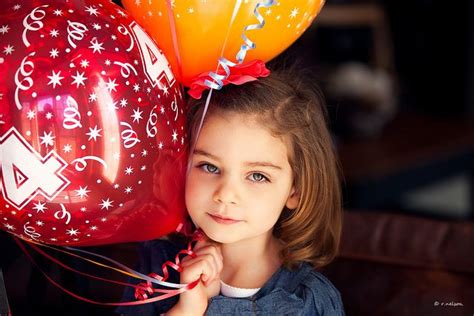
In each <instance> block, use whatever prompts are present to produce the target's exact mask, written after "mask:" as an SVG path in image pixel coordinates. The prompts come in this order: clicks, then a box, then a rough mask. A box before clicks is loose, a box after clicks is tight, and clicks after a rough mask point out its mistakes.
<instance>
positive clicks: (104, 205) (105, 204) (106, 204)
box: [99, 198, 114, 210]
mask: <svg viewBox="0 0 474 316" xmlns="http://www.w3.org/2000/svg"><path fill="white" fill-rule="evenodd" d="M113 202H114V201H110V200H109V199H108V198H107V200H102V203H100V204H99V205H100V206H101V208H100V209H101V210H103V209H104V208H105V209H107V210H108V209H109V207H112V206H113V205H112V203H113Z"/></svg>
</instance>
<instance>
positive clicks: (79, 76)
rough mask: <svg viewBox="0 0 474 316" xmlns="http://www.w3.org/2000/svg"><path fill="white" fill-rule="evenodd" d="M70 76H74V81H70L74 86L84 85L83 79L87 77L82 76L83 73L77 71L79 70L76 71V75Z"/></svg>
mask: <svg viewBox="0 0 474 316" xmlns="http://www.w3.org/2000/svg"><path fill="white" fill-rule="evenodd" d="M71 77H72V78H74V81H73V82H72V83H71V85H73V84H76V88H79V86H80V85H83V86H84V81H85V80H87V78H86V77H84V73H79V71H76V75H75V76H74V75H73V76H71Z"/></svg>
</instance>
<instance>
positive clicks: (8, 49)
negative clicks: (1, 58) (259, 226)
mask: <svg viewBox="0 0 474 316" xmlns="http://www.w3.org/2000/svg"><path fill="white" fill-rule="evenodd" d="M14 50H15V48H13V46H12V45H7V46H5V47H4V48H3V52H4V53H5V55H11V54H12V53H13V51H14Z"/></svg>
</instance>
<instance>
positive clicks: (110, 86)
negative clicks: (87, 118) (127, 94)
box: [105, 78, 118, 93]
mask: <svg viewBox="0 0 474 316" xmlns="http://www.w3.org/2000/svg"><path fill="white" fill-rule="evenodd" d="M115 80H116V79H114V80H110V78H109V81H108V82H106V83H105V85H106V87H107V90H109V93H110V92H112V90H114V91H115V92H117V89H116V87H117V86H118V83H115Z"/></svg>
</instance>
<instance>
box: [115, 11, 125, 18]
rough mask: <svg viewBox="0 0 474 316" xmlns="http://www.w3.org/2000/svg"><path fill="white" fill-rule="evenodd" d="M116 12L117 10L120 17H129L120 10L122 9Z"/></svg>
mask: <svg viewBox="0 0 474 316" xmlns="http://www.w3.org/2000/svg"><path fill="white" fill-rule="evenodd" d="M116 10H117V13H118V14H119V15H120V16H122V17H126V16H127V14H126V13H125V12H123V11H122V10H120V9H116Z"/></svg>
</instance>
